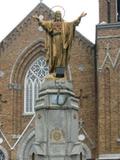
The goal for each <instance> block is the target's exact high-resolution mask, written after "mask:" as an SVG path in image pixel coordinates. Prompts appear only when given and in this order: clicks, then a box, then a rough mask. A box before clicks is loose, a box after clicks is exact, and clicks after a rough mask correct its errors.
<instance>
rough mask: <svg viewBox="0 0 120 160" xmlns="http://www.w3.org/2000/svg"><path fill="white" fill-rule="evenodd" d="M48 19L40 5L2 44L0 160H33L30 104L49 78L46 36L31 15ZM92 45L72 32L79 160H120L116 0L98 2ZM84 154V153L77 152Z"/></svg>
mask: <svg viewBox="0 0 120 160" xmlns="http://www.w3.org/2000/svg"><path fill="white" fill-rule="evenodd" d="M36 14H37V15H42V16H43V17H44V19H51V17H52V15H53V12H52V11H51V10H50V9H49V8H48V7H47V6H46V5H44V4H43V3H40V4H39V5H38V6H36V8H35V9H34V10H33V11H32V12H31V13H29V15H28V16H27V17H26V18H25V19H24V20H23V21H22V22H21V23H20V24H19V25H18V26H17V27H16V28H15V29H14V30H13V31H12V32H11V33H10V34H9V35H8V36H7V37H6V38H5V39H4V40H3V41H2V42H1V43H0V158H1V159H2V160H28V159H29V160H34V159H35V158H34V150H33V149H32V144H33V142H34V138H35V114H34V105H35V103H36V102H35V100H36V98H37V96H38V92H39V89H40V88H41V86H42V84H43V83H44V80H45V76H46V75H48V70H49V69H48V68H49V66H47V64H46V61H45V56H46V55H45V48H44V42H45V32H44V31H43V30H42V28H40V27H39V26H38V24H37V22H36V21H34V19H33V18H32V16H33V15H36ZM99 15H100V18H99V19H100V22H99V24H98V25H97V26H96V42H95V44H93V43H92V42H90V41H89V40H88V39H87V38H85V37H84V36H83V35H81V34H80V33H78V32H77V31H76V33H75V37H74V40H73V45H72V48H71V50H70V54H71V60H70V64H69V66H68V73H69V74H68V75H69V80H71V81H72V82H73V87H74V92H75V94H76V97H78V98H79V106H80V110H79V117H80V118H79V121H80V124H79V125H80V131H79V132H80V133H79V134H80V135H81V136H84V140H81V141H80V142H81V145H82V146H83V148H84V155H86V156H85V157H84V158H82V156H80V157H81V160H82V159H89V160H90V159H100V160H105V159H107V160H109V159H120V92H119V91H120V75H119V74H120V71H119V68H120V43H119V42H120V23H119V21H120V0H99ZM80 155H82V153H80Z"/></svg>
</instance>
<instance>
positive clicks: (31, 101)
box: [24, 56, 49, 113]
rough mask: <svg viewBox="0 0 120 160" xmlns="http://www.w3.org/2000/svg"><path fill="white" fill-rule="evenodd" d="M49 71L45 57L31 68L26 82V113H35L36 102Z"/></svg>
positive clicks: (40, 58) (39, 59) (35, 62)
mask: <svg viewBox="0 0 120 160" xmlns="http://www.w3.org/2000/svg"><path fill="white" fill-rule="evenodd" d="M48 73H49V69H48V66H47V64H46V61H45V58H44V57H43V56H41V57H39V58H37V59H36V60H35V61H34V62H33V63H32V65H31V66H30V67H29V69H28V71H27V74H26V77H25V82H24V86H25V87H24V88H25V89H24V113H33V112H34V106H35V101H36V99H37V97H38V92H39V89H40V87H41V84H42V83H43V82H44V79H45V76H46V75H48Z"/></svg>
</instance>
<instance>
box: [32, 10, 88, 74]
mask: <svg viewBox="0 0 120 160" xmlns="http://www.w3.org/2000/svg"><path fill="white" fill-rule="evenodd" d="M84 16H86V13H84V12H83V13H82V14H81V15H80V16H79V17H78V18H77V19H76V20H74V21H73V22H65V21H64V20H62V16H61V12H60V11H56V12H55V15H54V18H53V20H48V21H47V20H41V19H40V18H39V17H38V16H34V18H36V19H37V20H38V22H39V25H40V26H42V27H43V29H44V30H45V31H46V40H45V49H46V60H47V63H48V65H49V73H50V74H54V73H55V70H56V68H57V67H63V68H65V70H67V66H68V63H69V60H70V53H69V49H70V47H71V46H72V40H73V37H74V32H75V27H76V26H77V25H79V23H80V21H81V18H82V17H84Z"/></svg>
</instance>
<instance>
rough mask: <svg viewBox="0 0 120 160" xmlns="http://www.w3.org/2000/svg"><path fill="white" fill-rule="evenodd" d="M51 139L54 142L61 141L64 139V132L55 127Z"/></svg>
mask: <svg viewBox="0 0 120 160" xmlns="http://www.w3.org/2000/svg"><path fill="white" fill-rule="evenodd" d="M50 139H51V141H52V142H61V141H63V140H64V132H63V130H61V129H59V128H55V129H53V130H52V131H51V132H50Z"/></svg>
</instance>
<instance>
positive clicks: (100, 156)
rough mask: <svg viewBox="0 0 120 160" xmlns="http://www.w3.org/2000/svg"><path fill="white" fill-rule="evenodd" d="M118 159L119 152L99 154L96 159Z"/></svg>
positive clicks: (119, 156)
mask: <svg viewBox="0 0 120 160" xmlns="http://www.w3.org/2000/svg"><path fill="white" fill-rule="evenodd" d="M110 159H111V160H113V159H120V154H119V153H118V154H117V153H116V154H100V155H99V158H98V160H110Z"/></svg>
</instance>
